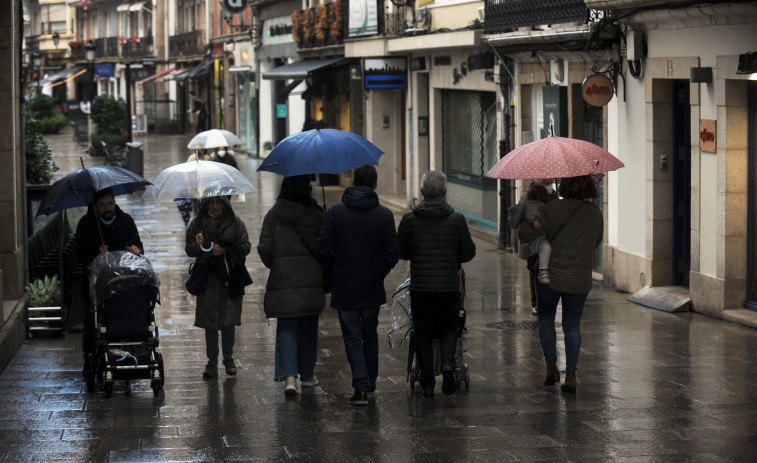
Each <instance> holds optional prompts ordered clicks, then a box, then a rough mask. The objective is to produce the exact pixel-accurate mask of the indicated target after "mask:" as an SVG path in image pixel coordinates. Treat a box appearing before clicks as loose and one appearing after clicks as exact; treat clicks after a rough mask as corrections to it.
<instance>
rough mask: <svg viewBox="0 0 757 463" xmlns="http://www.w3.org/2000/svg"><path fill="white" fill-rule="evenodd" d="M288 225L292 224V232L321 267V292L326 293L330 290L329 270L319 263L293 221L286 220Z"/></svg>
mask: <svg viewBox="0 0 757 463" xmlns="http://www.w3.org/2000/svg"><path fill="white" fill-rule="evenodd" d="M287 223H288V224H289V225H291V226H292V228H293V229H294V232H295V233H297V236H298V237H299V238H300V241H302V245H303V246H305V249H307V250H308V252H309V253H310V255H311V256H313V259H315V261H316V262H318V265H319V266H320V267H321V272H322V274H323V281H322V282H321V286H323V292H324V294H328V293H330V292H331V270H330V269H327V268H326V267H324V266H323V265H322V264H321V261H320V260H318V257H316V255H315V252H313V250H312V249H310V246H308V244H307V243H306V242H305V238H303V237H302V235H301V234H300V230H298V229H297V225H295V224H294V222H287Z"/></svg>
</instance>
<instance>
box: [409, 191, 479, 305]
mask: <svg viewBox="0 0 757 463" xmlns="http://www.w3.org/2000/svg"><path fill="white" fill-rule="evenodd" d="M397 240H398V241H399V246H400V259H405V260H410V287H411V288H412V289H414V290H416V291H430V292H441V291H457V290H458V289H459V288H460V283H459V280H458V274H457V272H458V270H459V269H460V264H462V263H464V262H468V261H470V260H472V259H473V258H474V257H475V256H476V245H475V243H473V239H471V236H470V230H468V224H467V223H466V221H465V217H463V215H462V214H460V213H458V212H455V210H454V209H452V206H450V205H449V204H447V203H446V202H445V201H443V200H437V201H430V200H423V201H421V202H420V203H419V204H418V205H417V206H415V207H414V208H413V209H412V210H411V211H408V212H406V213H405V215H403V216H402V220H401V221H400V225H399V228H398V229H397Z"/></svg>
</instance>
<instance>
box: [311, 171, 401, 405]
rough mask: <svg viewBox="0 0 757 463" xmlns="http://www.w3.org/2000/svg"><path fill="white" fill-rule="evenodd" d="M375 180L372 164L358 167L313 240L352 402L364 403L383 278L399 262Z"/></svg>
mask: <svg viewBox="0 0 757 463" xmlns="http://www.w3.org/2000/svg"><path fill="white" fill-rule="evenodd" d="M377 179H378V174H377V173H376V169H375V168H374V167H373V166H371V165H369V164H364V165H362V166H360V167H357V168H356V169H355V172H354V182H353V183H354V186H352V187H350V188H347V189H346V190H345V191H344V195H343V196H342V202H340V203H337V204H334V205H333V206H332V207H331V208H330V209H329V211H328V213H327V214H326V220H325V221H324V223H323V227H322V228H321V233H320V234H319V235H318V239H317V246H318V258H319V259H320V261H321V262H322V264H323V265H324V267H325V268H327V269H330V270H331V283H332V289H331V307H334V308H335V309H337V310H338V311H339V324H340V325H341V327H342V336H343V338H344V348H345V351H346V352H347V360H349V362H350V368H351V369H352V387H353V388H354V389H355V393H354V395H353V396H352V398H351V399H350V403H352V404H355V405H368V391H374V390H375V388H376V378H377V377H378V332H377V331H376V328H377V326H378V314H379V308H380V307H381V305H382V304H384V303H386V290H385V289H384V278H385V277H386V275H387V274H388V273H389V271H390V270H391V269H392V268H394V265H395V264H396V263H397V261H398V260H399V250H398V248H397V232H396V231H395V229H394V216H393V214H392V212H391V211H390V210H389V209H387V208H386V207H384V206H381V205H379V201H378V196H377V195H376V192H375V191H373V190H374V189H375V188H376V181H377Z"/></svg>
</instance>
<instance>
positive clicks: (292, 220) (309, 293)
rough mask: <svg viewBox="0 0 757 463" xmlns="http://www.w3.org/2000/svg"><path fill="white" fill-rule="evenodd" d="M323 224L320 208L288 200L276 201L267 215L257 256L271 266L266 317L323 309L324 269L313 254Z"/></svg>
mask: <svg viewBox="0 0 757 463" xmlns="http://www.w3.org/2000/svg"><path fill="white" fill-rule="evenodd" d="M321 224H323V211H322V210H321V209H320V208H318V207H305V206H303V205H302V204H299V203H296V202H293V201H289V200H287V199H279V200H278V201H276V204H274V205H273V207H272V208H271V210H270V211H268V213H267V214H266V215H265V218H264V219H263V226H262V228H261V229H260V240H259V241H258V255H260V260H262V261H263V265H265V266H266V267H268V268H270V269H271V273H270V274H269V275H268V282H267V283H266V285H265V302H264V304H263V307H264V308H265V316H266V317H267V318H295V317H304V316H307V315H316V314H319V313H321V312H322V311H323V307H324V306H325V304H326V297H325V296H324V293H323V270H322V269H321V264H320V263H319V262H318V260H317V259H316V258H315V257H314V255H313V253H314V252H315V238H316V236H318V231H319V230H320V229H321ZM295 227H296V231H295ZM297 232H299V234H300V236H302V240H305V243H303V241H302V240H301V239H300V237H299V236H297ZM306 246H307V247H306ZM308 249H310V250H308Z"/></svg>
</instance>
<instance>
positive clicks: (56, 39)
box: [53, 32, 60, 48]
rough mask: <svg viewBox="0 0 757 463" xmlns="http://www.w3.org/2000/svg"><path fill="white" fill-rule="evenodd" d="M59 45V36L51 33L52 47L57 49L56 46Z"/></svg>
mask: <svg viewBox="0 0 757 463" xmlns="http://www.w3.org/2000/svg"><path fill="white" fill-rule="evenodd" d="M59 43H60V34H58V33H57V32H53V45H54V46H55V48H58V44H59Z"/></svg>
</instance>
